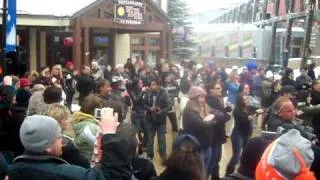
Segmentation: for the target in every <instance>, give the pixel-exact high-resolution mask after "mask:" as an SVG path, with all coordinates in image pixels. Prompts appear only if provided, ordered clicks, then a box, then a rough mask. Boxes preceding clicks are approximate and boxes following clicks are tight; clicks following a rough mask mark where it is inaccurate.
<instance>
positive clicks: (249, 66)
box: [246, 61, 258, 71]
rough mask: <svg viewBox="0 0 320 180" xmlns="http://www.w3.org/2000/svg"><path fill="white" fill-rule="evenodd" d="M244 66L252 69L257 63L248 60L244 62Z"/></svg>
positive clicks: (255, 67)
mask: <svg viewBox="0 0 320 180" xmlns="http://www.w3.org/2000/svg"><path fill="white" fill-rule="evenodd" d="M246 67H247V69H248V70H249V71H250V70H252V69H257V67H258V66H257V63H256V62H255V61H249V62H248V63H247V64H246Z"/></svg>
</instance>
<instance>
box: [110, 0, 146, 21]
mask: <svg viewBox="0 0 320 180" xmlns="http://www.w3.org/2000/svg"><path fill="white" fill-rule="evenodd" d="M114 11H115V12H114V22H116V23H119V24H129V25H141V24H144V12H145V3H144V2H139V1H133V0H118V1H117V3H116V4H115V7H114Z"/></svg>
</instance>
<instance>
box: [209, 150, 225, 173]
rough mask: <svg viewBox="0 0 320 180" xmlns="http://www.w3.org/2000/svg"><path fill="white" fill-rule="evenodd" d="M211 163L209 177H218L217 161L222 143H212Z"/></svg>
mask: <svg viewBox="0 0 320 180" xmlns="http://www.w3.org/2000/svg"><path fill="white" fill-rule="evenodd" d="M211 152H212V153H211V165H210V167H209V171H208V173H209V175H211V179H219V178H220V175H219V170H220V167H219V162H220V160H221V157H222V144H214V145H212V146H211Z"/></svg>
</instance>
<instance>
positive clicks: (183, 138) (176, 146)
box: [173, 134, 200, 152]
mask: <svg viewBox="0 0 320 180" xmlns="http://www.w3.org/2000/svg"><path fill="white" fill-rule="evenodd" d="M187 140H188V141H190V142H192V144H194V145H195V147H196V150H197V151H198V152H200V142H199V140H198V139H197V138H195V137H194V136H191V135H189V134H183V135H180V136H178V137H177V138H176V140H175V141H174V142H173V151H177V150H179V149H180V147H181V145H182V144H183V142H184V141H187Z"/></svg>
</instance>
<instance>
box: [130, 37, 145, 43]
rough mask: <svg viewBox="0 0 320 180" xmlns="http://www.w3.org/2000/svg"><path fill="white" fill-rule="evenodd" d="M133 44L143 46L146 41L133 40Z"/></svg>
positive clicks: (140, 39)
mask: <svg viewBox="0 0 320 180" xmlns="http://www.w3.org/2000/svg"><path fill="white" fill-rule="evenodd" d="M131 43H132V44H133V45H143V44H144V41H143V38H131Z"/></svg>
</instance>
